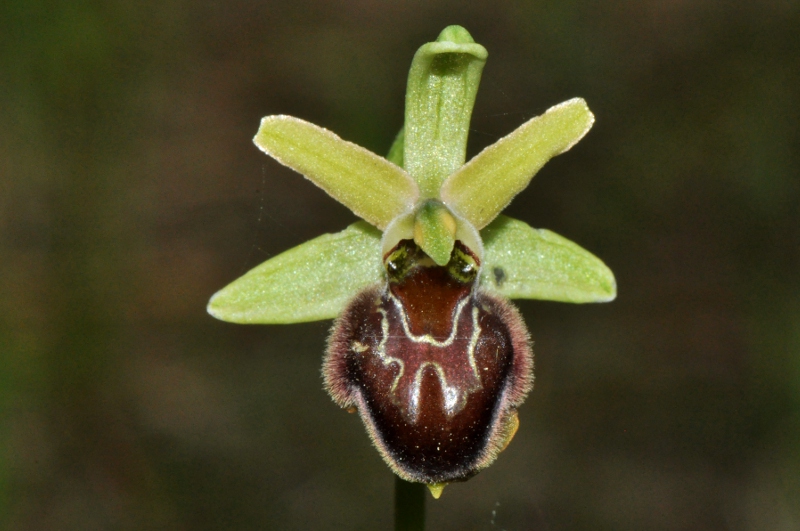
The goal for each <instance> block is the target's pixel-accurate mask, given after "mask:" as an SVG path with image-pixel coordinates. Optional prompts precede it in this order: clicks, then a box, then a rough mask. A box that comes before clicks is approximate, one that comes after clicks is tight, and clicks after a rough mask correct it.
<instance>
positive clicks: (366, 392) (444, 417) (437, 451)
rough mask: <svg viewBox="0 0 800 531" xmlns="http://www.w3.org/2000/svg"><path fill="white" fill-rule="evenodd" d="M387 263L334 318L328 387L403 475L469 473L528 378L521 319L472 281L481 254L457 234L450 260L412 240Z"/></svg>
mask: <svg viewBox="0 0 800 531" xmlns="http://www.w3.org/2000/svg"><path fill="white" fill-rule="evenodd" d="M385 264H386V269H387V278H388V282H385V283H380V284H377V285H374V286H372V287H369V288H367V289H365V290H364V291H362V292H361V293H359V294H358V295H357V296H356V297H355V298H354V299H353V300H352V301H351V302H350V304H349V305H348V307H347V308H346V309H345V310H344V312H343V313H342V314H341V316H340V317H339V318H338V319H337V320H336V321H335V323H334V327H333V330H332V333H331V337H330V340H329V343H328V350H327V354H326V357H325V364H324V369H323V372H324V377H325V384H326V388H327V389H328V392H329V393H330V394H331V397H332V398H333V400H334V401H335V402H336V403H337V404H339V405H340V406H342V407H345V408H352V407H356V408H357V409H358V411H359V414H360V416H361V419H362V420H363V422H364V425H365V426H366V428H367V431H368V433H369V435H370V437H371V439H372V441H373V443H374V444H375V446H376V447H377V448H378V450H379V451H380V453H381V455H382V456H383V458H384V460H385V461H386V462H387V464H388V465H389V466H390V467H391V469H392V470H393V471H394V472H395V473H396V474H397V475H399V476H400V477H402V478H403V479H406V480H408V481H414V482H421V483H428V484H432V483H445V482H451V481H459V480H465V479H468V478H469V477H471V476H473V475H475V474H476V473H477V472H478V471H480V470H481V469H482V468H485V467H487V466H489V465H490V464H491V463H492V462H493V461H494V459H495V458H496V457H497V455H498V454H499V452H500V451H501V450H502V449H503V448H504V447H505V445H506V444H507V443H508V441H509V439H510V437H511V436H512V435H513V430H514V429H515V427H516V410H517V408H518V407H519V406H520V405H521V404H522V402H523V401H524V399H525V397H526V395H527V393H528V391H529V390H530V389H531V386H532V381H533V375H532V370H533V357H532V353H531V349H530V345H529V337H528V332H527V329H526V328H525V324H524V322H523V320H522V318H521V317H520V315H519V313H518V312H517V310H516V309H515V308H514V307H513V306H512V305H511V304H510V303H509V302H508V301H506V300H505V299H502V298H500V297H497V296H495V295H492V294H489V293H488V292H485V291H483V290H481V289H480V288H479V286H477V285H476V281H477V272H478V267H479V263H478V261H477V258H476V257H475V256H474V254H473V253H471V252H470V251H469V249H467V248H466V247H465V246H464V245H463V244H462V243H461V242H460V241H457V242H456V245H455V247H454V249H453V253H452V257H451V260H450V262H449V263H448V264H447V265H446V266H437V265H435V264H433V263H432V261H431V260H430V259H429V258H427V256H425V254H424V253H422V251H421V250H420V249H419V248H418V247H417V246H416V245H415V244H414V243H413V241H411V240H403V241H401V242H400V243H399V244H398V246H397V247H396V248H395V249H394V250H393V251H392V252H390V253H389V254H388V255H387V257H386V260H385Z"/></svg>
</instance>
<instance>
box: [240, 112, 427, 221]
mask: <svg viewBox="0 0 800 531" xmlns="http://www.w3.org/2000/svg"><path fill="white" fill-rule="evenodd" d="M253 142H255V144H256V145H257V146H258V147H259V148H260V149H261V150H262V151H264V153H266V154H267V155H270V156H271V157H273V158H274V159H275V160H277V161H278V162H280V163H281V164H284V165H285V166H288V167H290V168H292V169H293V170H295V171H297V172H298V173H301V174H303V175H304V176H305V177H307V178H308V179H309V180H311V181H312V182H313V183H314V184H316V185H317V186H319V187H320V188H322V189H323V190H325V191H326V192H328V193H329V194H330V195H331V196H332V197H333V198H334V199H336V200H337V201H339V202H341V203H342V204H343V205H345V206H346V207H347V208H349V209H350V210H352V211H353V212H354V213H355V214H356V215H357V216H359V217H361V218H363V219H365V220H367V221H369V222H370V223H372V224H373V225H375V226H376V227H378V228H380V229H383V228H385V227H386V225H388V224H389V222H390V221H391V220H392V219H394V218H395V217H396V216H398V215H400V214H401V213H403V212H405V211H407V210H409V209H411V208H413V206H414V204H415V203H416V201H417V199H418V198H419V190H418V188H417V185H416V183H415V182H414V180H413V179H411V177H410V176H409V175H408V174H407V173H406V172H405V171H403V169H402V168H400V167H398V166H396V165H394V164H392V163H391V162H389V161H387V160H386V159H384V158H383V157H379V156H378V155H376V154H374V153H372V152H370V151H368V150H366V149H364V148H362V147H361V146H357V145H356V144H353V143H351V142H347V141H345V140H342V139H341V138H339V137H338V136H336V135H335V134H333V133H331V132H330V131H328V130H327V129H323V128H322V127H318V126H316V125H314V124H311V123H308V122H305V121H303V120H300V119H299V118H293V117H291V116H267V117H266V118H263V119H262V120H261V127H260V128H259V129H258V133H257V134H256V136H255V138H254V139H253Z"/></svg>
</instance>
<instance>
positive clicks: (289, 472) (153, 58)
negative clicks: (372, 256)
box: [0, 0, 800, 531]
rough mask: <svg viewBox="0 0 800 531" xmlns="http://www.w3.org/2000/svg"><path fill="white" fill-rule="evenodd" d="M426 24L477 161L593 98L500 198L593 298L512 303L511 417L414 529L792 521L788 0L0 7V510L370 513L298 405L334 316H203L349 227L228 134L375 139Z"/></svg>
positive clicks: (796, 322)
mask: <svg viewBox="0 0 800 531" xmlns="http://www.w3.org/2000/svg"><path fill="white" fill-rule="evenodd" d="M467 4H468V5H467ZM448 24H461V25H463V26H465V27H466V28H467V29H468V30H469V31H470V32H471V33H472V35H473V36H474V37H475V39H476V40H477V41H478V42H480V43H481V44H483V45H484V46H486V48H487V49H488V50H489V62H488V64H487V66H486V69H485V71H484V77H483V83H482V87H481V91H480V93H479V95H478V101H477V104H476V108H475V113H474V117H473V125H472V128H473V129H472V137H471V140H470V153H476V152H477V151H478V150H479V149H481V148H482V147H483V146H485V145H487V144H489V143H491V142H493V141H494V140H496V139H497V138H499V137H500V136H502V135H504V134H506V133H508V132H510V131H511V130H512V129H513V128H515V127H516V126H517V125H519V124H520V123H522V122H523V121H524V120H526V119H528V118H530V117H532V116H535V115H537V114H539V113H541V112H543V111H544V110H545V109H546V108H548V107H549V106H551V105H553V104H556V103H559V102H561V101H563V100H566V99H568V98H571V97H574V96H581V97H584V98H585V99H586V100H587V101H588V102H589V105H590V107H591V108H592V110H593V111H594V113H595V115H596V116H597V122H596V124H595V127H594V129H593V130H592V131H591V133H590V134H589V135H588V136H587V137H586V138H585V139H584V140H583V141H582V142H581V143H580V144H578V145H577V146H576V147H575V148H574V149H573V150H572V151H571V152H570V153H568V154H566V155H564V156H562V157H559V158H557V159H555V160H553V161H552V162H550V163H549V164H548V165H547V166H546V167H545V168H544V169H543V170H542V171H541V172H540V173H539V175H538V176H537V177H536V179H534V182H533V184H532V185H531V186H530V187H529V188H528V190H526V191H525V192H524V193H523V194H522V195H521V196H519V197H518V198H517V199H516V200H515V201H514V202H513V204H512V205H511V207H510V208H509V210H508V213H509V214H510V215H512V216H514V217H517V218H520V219H522V220H525V221H527V222H528V223H530V224H531V225H533V226H537V227H546V228H549V229H551V230H553V231H555V232H558V233H559V234H562V235H564V236H566V237H568V238H571V239H573V240H574V241H576V242H578V243H580V244H581V245H583V246H584V247H586V248H587V249H589V250H591V251H592V252H594V253H595V254H597V255H598V256H600V257H601V258H602V259H603V260H605V261H606V263H607V264H608V265H609V266H610V267H611V268H612V269H613V270H614V271H615V273H616V275H617V280H618V284H619V298H618V299H617V300H616V301H615V302H613V303H611V304H604V305H587V306H570V305H564V304H557V303H549V302H536V301H523V302H520V303H519V307H520V308H521V310H522V312H523V313H524V315H525V317H526V320H527V322H528V323H529V326H530V328H531V332H532V334H533V337H534V340H535V347H534V348H535V352H536V377H537V379H536V389H535V390H534V392H533V393H532V394H531V396H530V398H529V400H528V402H527V403H526V404H525V406H524V407H523V409H522V410H521V422H522V425H521V429H520V431H519V433H518V435H517V437H516V439H515V440H514V442H513V443H512V444H511V446H510V447H509V449H508V450H507V451H506V452H505V453H504V454H503V455H502V456H501V458H500V459H499V461H498V462H497V463H496V464H495V465H494V466H493V467H491V468H490V469H488V470H486V471H484V472H483V473H481V474H480V475H479V476H477V477H476V478H474V479H472V480H471V481H469V482H467V483H464V484H458V485H452V486H450V487H448V488H447V489H446V490H445V492H444V495H443V497H442V499H441V500H439V501H437V502H431V503H429V508H428V514H429V525H430V529H435V530H459V529H481V530H501V529H504V530H526V529H536V530H539V529H540V530H556V529H569V530H606V529H607V530H631V531H633V530H798V529H800V277H799V276H798V269H800V133H799V131H800V128H799V127H798V124H799V123H800V90H798V87H800V31H798V29H799V28H800V5H798V2H797V1H790V0H783V1H778V0H776V1H761V2H713V1H710V0H700V1H693V2H689V1H663V0H648V1H632V0H629V1H621V0H614V1H608V2H602V3H598V2H577V1H561V2H558V1H552V0H546V1H541V2H523V1H512V0H507V1H504V0H499V1H498V0H494V1H492V2H488V1H477V2H469V3H467V2H455V1H444V0H442V1H425V2H423V1H413V2H377V1H367V0H339V1H308V0H300V1H291V2H290V1H288V0H287V1H273V2H269V1H262V2H252V1H247V0H231V1H226V2H221V1H204V0H200V1H195V2H186V1H182V0H160V1H157V2H154V1H145V2H133V3H131V2H124V1H122V0H106V1H91V0H70V1H66V0H64V1H56V0H4V1H3V2H2V3H1V4H0V113H1V114H0V124H2V127H0V356H2V358H0V363H1V365H0V413H1V414H2V417H1V418H2V421H1V422H0V500H2V501H1V502H0V503H1V504H2V506H0V528H2V529H9V530H13V531H16V530H25V531H28V530H81V531H83V530H106V529H115V530H116V529H121V530H140V529H163V530H192V531H193V530H217V529H237V530H239V529H242V530H245V529H253V530H255V529H365V530H368V529H387V528H388V527H389V526H390V525H391V512H392V476H391V474H390V472H389V470H388V468H387V467H386V466H385V465H384V464H383V462H382V461H381V459H380V458H379V456H378V454H377V452H376V451H375V450H374V449H373V448H372V447H371V446H370V443H369V441H368V439H367V436H366V434H365V432H364V430H363V429H362V427H361V425H360V422H359V420H358V418H357V416H354V415H347V414H346V413H345V412H343V411H341V410H339V409H338V408H337V407H335V406H334V404H333V403H332V402H331V400H330V399H329V398H328V397H327V395H326V394H325V393H324V391H323V390H322V383H321V378H320V373H319V371H320V364H321V356H322V352H323V349H324V344H325V339H326V334H327V330H328V327H329V323H328V322H321V323H312V324H305V325H292V326H260V327H246V326H236V325H230V324H226V323H221V322H217V321H215V320H213V319H212V318H210V317H209V316H208V315H206V313H205V304H206V302H207V300H208V298H209V296H210V295H211V294H212V293H213V292H214V291H216V290H217V289H219V288H221V287H222V286H223V285H225V284H226V283H228V282H229V281H231V280H233V279H234V278H235V277H237V276H238V275H240V274H242V273H243V272H245V271H246V270H247V269H249V268H250V267H253V266H255V265H257V264H258V263H260V262H261V261H263V260H265V259H267V258H269V257H271V256H274V255H275V254H276V253H279V252H281V251H282V250H285V249H287V248H289V247H290V246H293V245H296V244H299V243H301V242H303V241H305V240H307V239H309V238H311V237H313V236H316V235H318V234H320V233H323V232H334V231H338V230H341V229H342V228H344V227H345V226H346V225H347V224H349V223H351V222H352V221H353V220H354V217H353V215H352V214H351V213H350V212H348V211H347V210H346V209H345V208H344V207H342V206H340V205H339V204H338V203H336V202H335V201H333V200H331V199H330V198H328V197H327V196H326V195H325V194H324V193H323V192H321V191H320V190H318V189H317V188H315V187H314V186H313V185H311V184H310V183H309V182H307V181H305V180H304V179H303V178H301V177H299V176H298V175H296V174H293V173H292V172H290V171H287V170H285V169H284V168H282V167H280V166H279V165H278V164H276V163H275V162H273V161H271V160H270V159H268V158H267V157H266V156H264V155H262V154H261V153H260V152H259V151H258V150H257V149H256V148H255V147H254V146H253V144H252V143H251V138H252V137H253V135H254V134H255V131H256V128H257V126H258V123H259V119H260V118H261V117H262V116H264V115H267V114H277V113H282V114H291V115H295V116H298V117H301V118H304V119H307V120H310V121H312V122H314V123H317V124H319V125H322V126H325V127H327V128H330V129H332V130H333V131H335V132H337V133H338V134H340V135H341V136H343V137H344V138H346V139H348V140H352V141H354V142H357V143H359V144H361V145H363V146H366V147H368V148H369V149H372V150H374V151H376V152H378V153H384V152H385V151H386V150H387V148H388V146H389V144H390V142H391V140H392V138H393V136H394V134H395V133H396V132H397V129H398V128H399V127H400V125H401V122H402V113H403V95H404V91H405V77H406V73H407V69H408V67H409V65H410V62H411V57H412V55H413V53H414V51H415V50H416V48H417V47H418V46H420V45H421V44H423V43H425V42H428V41H430V40H433V39H435V37H436V35H437V34H438V32H439V31H440V30H441V29H442V28H444V27H445V26H446V25H448Z"/></svg>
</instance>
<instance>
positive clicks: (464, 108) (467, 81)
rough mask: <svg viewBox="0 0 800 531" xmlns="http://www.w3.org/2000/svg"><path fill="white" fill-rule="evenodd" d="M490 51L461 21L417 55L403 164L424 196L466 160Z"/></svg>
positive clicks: (410, 75) (408, 93)
mask: <svg viewBox="0 0 800 531" xmlns="http://www.w3.org/2000/svg"><path fill="white" fill-rule="evenodd" d="M487 55H488V54H487V52H486V49H485V48H484V47H483V46H481V45H480V44H476V43H475V42H474V41H473V40H472V37H471V36H470V34H469V33H468V32H467V30H465V29H464V28H462V27H460V26H449V27H447V28H445V29H444V31H442V33H441V34H440V35H439V38H438V39H437V41H436V42H430V43H428V44H425V45H423V46H422V47H421V48H420V49H419V50H418V51H417V53H416V54H415V55H414V60H413V62H412V63H411V70H410V71H409V73H408V87H407V89H406V113H405V154H404V167H405V169H406V171H407V172H408V173H409V175H411V176H412V177H413V178H414V179H415V180H416V181H417V183H418V184H419V187H420V191H421V193H422V196H423V197H425V198H436V197H438V195H439V188H440V186H441V185H442V182H443V181H444V180H445V179H446V178H447V176H448V175H450V174H451V173H453V172H454V171H456V170H457V169H458V168H460V167H461V166H462V165H463V164H464V160H465V157H466V149H467V134H468V133H469V121H470V117H471V116H472V106H473V104H474V103H475V95H476V94H477V92H478V85H479V84H480V79H481V72H482V71H483V65H484V64H485V63H486V57H487Z"/></svg>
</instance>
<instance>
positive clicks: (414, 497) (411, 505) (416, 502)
mask: <svg viewBox="0 0 800 531" xmlns="http://www.w3.org/2000/svg"><path fill="white" fill-rule="evenodd" d="M425 490H426V487H425V485H423V484H422V483H409V482H408V481H404V480H402V479H400V478H399V477H398V476H395V477H394V529H395V531H424V530H425V496H426V494H425Z"/></svg>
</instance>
